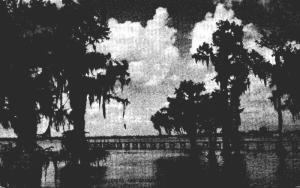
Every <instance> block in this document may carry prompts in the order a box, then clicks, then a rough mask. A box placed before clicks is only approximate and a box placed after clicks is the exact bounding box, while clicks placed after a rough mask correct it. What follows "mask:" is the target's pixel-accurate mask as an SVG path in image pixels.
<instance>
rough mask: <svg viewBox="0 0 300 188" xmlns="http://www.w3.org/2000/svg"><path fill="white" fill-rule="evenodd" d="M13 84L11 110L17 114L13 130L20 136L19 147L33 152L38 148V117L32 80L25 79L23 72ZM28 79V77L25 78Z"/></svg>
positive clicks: (18, 139)
mask: <svg viewBox="0 0 300 188" xmlns="http://www.w3.org/2000/svg"><path fill="white" fill-rule="evenodd" d="M16 73H17V74H19V75H18V76H20V77H17V78H16V79H15V80H14V82H13V83H11V85H12V88H11V91H10V92H11V95H10V96H11V98H10V99H11V101H10V102H11V108H12V110H13V112H14V114H15V119H14V121H13V122H12V128H13V129H14V132H15V133H16V135H17V136H18V138H17V143H16V144H17V147H18V148H22V149H25V150H29V151H31V150H33V149H34V147H35V146H36V134H37V123H38V119H37V118H38V117H37V115H38V114H37V112H36V104H35V99H34V95H33V91H34V89H33V88H32V83H31V81H30V78H27V79H24V77H23V76H22V75H24V73H23V72H16ZM25 78H26V76H25Z"/></svg>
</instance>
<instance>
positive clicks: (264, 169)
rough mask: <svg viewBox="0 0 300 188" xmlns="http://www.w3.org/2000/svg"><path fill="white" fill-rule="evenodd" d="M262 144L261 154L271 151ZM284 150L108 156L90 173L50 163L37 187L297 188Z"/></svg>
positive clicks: (297, 162)
mask: <svg viewBox="0 0 300 188" xmlns="http://www.w3.org/2000/svg"><path fill="white" fill-rule="evenodd" d="M149 142H150V141H149ZM1 143H2V144H7V143H8V142H1ZM38 143H39V144H40V145H41V146H42V147H43V148H46V147H49V146H53V150H54V151H59V150H60V149H61V144H60V141H59V140H52V141H39V142H38ZM264 143H265V145H266V147H265V148H272V147H273V146H274V143H272V142H264ZM268 144H270V147H269V146H267V145H268ZM12 145H13V144H12ZM271 146H272V147H271ZM285 147H286V148H287V149H288V151H289V152H288V154H287V155H286V156H284V157H283V156H281V157H279V156H278V155H277V154H276V153H275V152H274V151H273V150H269V151H255V150H254V151H247V152H246V151H244V152H242V155H239V156H234V157H232V158H231V159H230V160H228V161H224V160H223V158H222V156H221V154H220V152H219V151H217V152H216V155H215V158H213V159H214V160H212V159H211V158H210V157H208V154H207V152H202V153H201V154H199V155H198V156H197V157H194V158H191V157H190V155H189V154H188V153H185V152H184V151H182V150H149V149H147V150H109V156H108V157H107V158H106V160H104V161H98V162H95V163H94V164H92V167H91V168H90V169H80V168H79V169H76V168H75V169H74V168H70V167H68V166H66V163H65V162H64V161H58V162H57V163H54V162H53V161H50V164H49V165H48V167H47V168H45V169H43V172H42V179H41V187H44V188H45V187H49V188H50V187H51V188H53V187H64V188H65V187H70V188H71V187H72V188H73V187H79V188H80V187H83V188H92V187H104V188H113V187H116V188H119V187H135V188H143V187H151V188H177V187H178V188H181V187H187V188H193V187H195V188H196V187H197V188H198V187H203V188H206V187H207V188H219V187H222V188H223V187H224V188H225V187H232V188H235V187H238V188H296V187H297V186H300V150H299V149H298V150H296V151H292V150H291V146H290V144H286V145H285ZM209 158H210V160H209ZM55 164H56V165H55ZM0 183H1V173H0Z"/></svg>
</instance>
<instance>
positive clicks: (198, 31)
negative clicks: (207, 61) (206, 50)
mask: <svg viewBox="0 0 300 188" xmlns="http://www.w3.org/2000/svg"><path fill="white" fill-rule="evenodd" d="M225 20H228V21H230V22H235V23H236V24H242V20H240V19H238V18H237V17H235V14H234V11H233V10H232V9H230V8H226V6H225V5H224V4H220V3H219V4H218V5H217V6H216V10H215V12H214V13H213V14H212V13H210V12H208V13H207V14H206V16H205V19H204V20H202V21H201V22H198V23H196V24H195V26H194V28H193V30H192V32H191V39H192V47H191V49H190V53H191V54H193V53H195V52H196V50H197V48H198V47H199V46H200V45H202V44H203V43H204V42H206V43H212V35H213V33H214V32H215V31H217V29H218V28H217V23H218V22H219V21H225ZM243 31H244V40H243V43H244V46H245V48H247V49H249V50H256V51H257V52H258V53H260V54H261V55H262V56H264V57H265V58H266V59H267V60H268V61H270V62H271V63H274V61H275V60H274V57H273V56H272V54H273V52H272V50H271V49H269V48H266V47H261V46H259V45H258V44H257V42H256V41H259V40H260V39H261V37H262V35H261V34H260V33H259V32H258V30H257V28H256V27H255V26H254V25H253V24H252V23H250V24H247V25H245V26H244V28H243Z"/></svg>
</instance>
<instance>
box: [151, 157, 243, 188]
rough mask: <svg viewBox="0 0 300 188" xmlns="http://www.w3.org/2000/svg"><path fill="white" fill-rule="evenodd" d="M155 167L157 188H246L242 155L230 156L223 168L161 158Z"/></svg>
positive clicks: (180, 159)
mask: <svg viewBox="0 0 300 188" xmlns="http://www.w3.org/2000/svg"><path fill="white" fill-rule="evenodd" d="M155 165H156V167H157V173H156V178H157V184H158V187H166V188H168V187H173V188H177V187H178V188H179V187H192V188H193V187H209V188H219V187H239V188H247V187H248V177H247V173H246V165H245V161H244V157H243V156H242V155H239V156H232V157H231V158H230V160H228V161H227V162H225V163H224V164H223V166H218V165H214V166H210V165H208V166H207V165H205V164H204V163H203V162H202V161H200V160H199V159H195V158H191V157H178V158H161V159H158V160H157V161H156V162H155Z"/></svg>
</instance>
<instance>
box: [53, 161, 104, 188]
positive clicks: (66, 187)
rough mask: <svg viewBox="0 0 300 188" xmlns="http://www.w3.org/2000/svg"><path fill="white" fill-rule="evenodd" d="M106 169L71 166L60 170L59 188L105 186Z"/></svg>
mask: <svg viewBox="0 0 300 188" xmlns="http://www.w3.org/2000/svg"><path fill="white" fill-rule="evenodd" d="M105 172H106V167H93V166H86V165H78V164H70V165H67V166H65V167H63V168H62V169H61V170H60V177H59V180H60V183H59V187H62V188H74V187H84V188H89V187H94V186H95V185H97V186H100V185H101V184H103V179H104V177H105Z"/></svg>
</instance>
